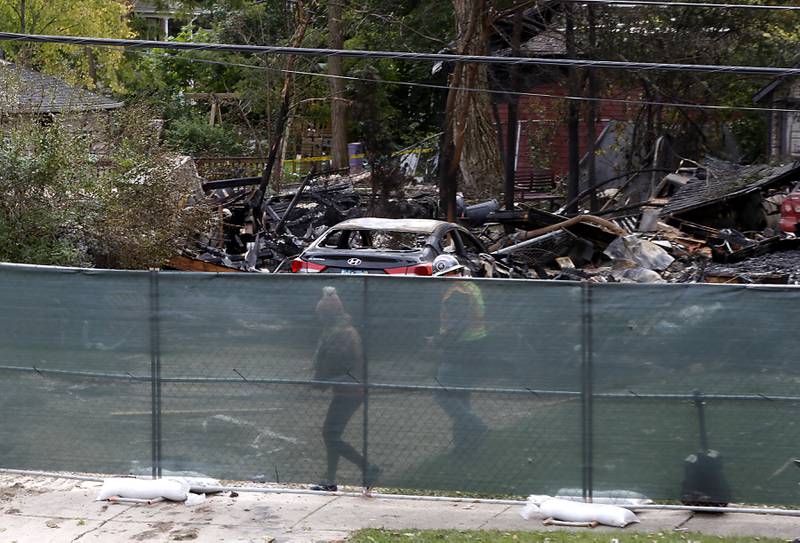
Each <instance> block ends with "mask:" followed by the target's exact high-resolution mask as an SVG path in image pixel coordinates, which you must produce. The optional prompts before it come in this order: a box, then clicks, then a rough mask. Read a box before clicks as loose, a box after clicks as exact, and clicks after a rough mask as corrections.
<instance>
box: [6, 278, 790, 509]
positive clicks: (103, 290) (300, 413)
mask: <svg viewBox="0 0 800 543" xmlns="http://www.w3.org/2000/svg"><path fill="white" fill-rule="evenodd" d="M466 284H469V285H471V286H470V287H469V288H467V289H466V291H467V295H462V296H459V295H454V294H453V292H454V290H453V289H454V288H456V287H459V286H463V285H466ZM330 287H333V289H335V291H334V290H333V289H331V288H330ZM459 288H460V287H459ZM456 290H458V288H456ZM460 290H461V294H464V291H465V289H464V288H461V289H460ZM334 298H335V300H334V301H332V300H333V299H334ZM0 300H2V302H3V305H4V307H5V309H6V310H5V311H4V312H3V314H2V316H0V320H2V328H3V331H4V333H3V334H2V336H0V353H1V354H2V360H1V361H0V375H1V376H2V379H0V405H2V408H3V411H4V416H3V421H2V423H0V466H2V467H7V468H16V469H37V470H39V469H44V470H68V471H89V472H103V473H132V474H138V475H150V474H154V475H158V474H161V475H167V474H172V473H181V474H193V475H199V474H202V475H205V476H212V477H217V478H222V479H234V480H257V481H274V482H279V483H319V482H323V483H326V484H332V483H338V484H353V485H376V486H380V487H393V488H401V489H419V490H451V491H452V490H458V491H471V492H481V493H487V494H504V495H527V494H529V493H550V494H553V493H556V492H557V491H558V490H559V489H566V488H568V489H576V490H575V491H576V492H577V493H579V494H580V493H592V492H594V493H597V492H600V491H620V490H628V491H634V492H638V493H642V494H645V495H647V496H649V497H651V498H659V499H680V498H681V496H682V494H683V493H684V492H685V489H684V488H683V487H684V486H685V485H684V483H685V479H686V478H687V473H688V471H687V470H688V469H689V467H687V462H686V458H687V457H689V456H690V455H692V454H695V455H698V454H699V455H700V456H702V454H703V453H704V452H705V449H706V448H708V449H714V450H716V451H719V456H720V457H721V465H722V468H721V470H722V474H723V476H724V478H725V481H726V484H727V485H728V486H729V489H730V498H731V499H733V500H736V501H740V502H741V501H744V502H751V503H770V504H796V503H798V498H800V488H799V487H798V482H800V469H798V467H795V465H794V463H793V459H795V458H797V457H799V456H800V451H799V450H798V443H800V418H799V417H798V413H800V390H799V388H800V371H798V370H800V365H798V362H797V357H796V353H797V347H798V340H797V339H796V338H797V334H796V333H795V330H794V328H795V322H794V321H793V319H792V316H793V315H795V314H796V311H793V309H794V307H793V306H794V304H796V303H797V301H798V300H800V290H798V289H797V288H792V287H765V286H759V287H743V286H720V285H653V286H644V285H619V284H614V285H612V284H602V285H598V284H587V283H582V284H579V283H571V282H552V281H551V282H534V281H510V280H501V281H498V280H470V281H462V280H450V279H430V278H392V277H375V276H346V275H343V276H330V275H322V276H296V275H290V274H287V275H282V274H281V275H257V274H220V275H216V274H200V273H173V272H156V271H151V272H120V271H98V270H71V269H70V270H68V269H59V268H41V267H33V266H18V265H2V266H0ZM476 300H477V301H476ZM331 308H332V315H333V317H332V321H331V314H328V315H327V317H326V315H325V312H326V311H327V310H331ZM329 313H330V311H329ZM481 316H482V318H481ZM326 318H327V319H328V320H327V321H326ZM331 322H333V323H334V324H331ZM448 322H449V323H450V324H449V325H448V324H447V323H448ZM458 322H462V323H465V324H464V329H460V330H457V331H456V332H453V331H452V330H450V331H448V330H446V329H445V328H447V327H448V326H451V327H452V326H456V325H455V324H452V323H458ZM480 322H482V323H483V324H482V325H480V326H476V325H475V323H480ZM465 338H467V339H465ZM324 360H328V361H329V362H330V361H331V360H333V361H334V365H336V363H338V362H336V361H339V362H341V367H340V368H336V371H327V370H325V369H324V368H322V369H321V361H324ZM359 361H361V362H360V363H359ZM701 415H702V416H701ZM701 421H702V422H703V423H704V426H705V430H706V432H705V434H706V435H705V443H703V439H701V430H700V427H701Z"/></svg>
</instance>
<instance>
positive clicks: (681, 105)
mask: <svg viewBox="0 0 800 543" xmlns="http://www.w3.org/2000/svg"><path fill="white" fill-rule="evenodd" d="M129 52H132V53H137V54H144V55H148V56H157V57H162V58H169V59H173V60H179V61H183V62H190V63H202V64H210V65H220V66H230V67H239V68H247V69H254V70H266V71H273V72H281V73H291V74H293V75H305V76H311V77H322V78H328V79H343V80H346V81H361V82H368V83H376V84H382V85H395V86H404V87H419V88H428V89H437V90H450V89H455V90H459V91H464V92H485V93H489V94H497V95H501V96H527V97H532V98H545V99H553V100H567V101H570V100H571V101H579V102H605V103H616V104H630V105H640V106H641V105H647V106H662V107H675V108H684V109H699V110H702V109H708V110H717V111H761V112H772V113H775V112H779V113H800V109H788V108H765V107H753V106H726V105H721V104H690V103H686V102H664V101H656V100H634V99H630V98H603V97H586V96H569V95H563V94H548V93H538V92H524V91H506V90H497V89H479V88H473V87H450V86H447V85H437V84H435V83H419V82H413V81H397V80H389V79H369V78H366V77H355V76H346V75H331V74H327V73H320V72H308V71H302V70H286V69H285V68H271V67H269V66H258V65H255V64H245V63H241V62H229V61H221V60H210V59H201V58H195V57H185V56H178V55H171V54H168V53H153V52H151V51H138V50H131V51H129Z"/></svg>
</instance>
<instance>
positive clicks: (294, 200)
mask: <svg viewBox="0 0 800 543" xmlns="http://www.w3.org/2000/svg"><path fill="white" fill-rule="evenodd" d="M317 175H318V174H317ZM313 177H315V172H313V171H312V172H310V173H309V174H308V175H307V176H306V177H305V179H303V182H302V183H301V184H300V187H299V188H298V189H297V192H295V193H294V197H293V198H292V201H291V202H289V207H287V208H286V211H284V213H283V217H281V220H280V221H278V224H276V225H275V232H277V233H278V234H280V233H281V231H282V230H283V227H284V225H285V224H286V219H287V218H288V217H289V213H291V212H292V210H293V209H294V207H295V206H296V205H297V202H299V201H300V195H301V194H303V189H305V188H306V186H307V185H308V183H309V181H311V179H312V178H313Z"/></svg>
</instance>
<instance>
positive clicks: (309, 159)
mask: <svg viewBox="0 0 800 543" xmlns="http://www.w3.org/2000/svg"><path fill="white" fill-rule="evenodd" d="M431 151H433V148H432V147H417V148H415V149H404V150H402V151H397V152H395V153H392V156H402V155H411V154H416V153H419V154H422V153H429V152H431ZM366 156H367V155H365V154H364V153H359V154H357V155H350V158H351V159H353V158H364V157H366ZM332 159H333V158H332V157H330V156H310V157H304V158H292V159H289V160H284V161H283V163H284V164H303V163H308V162H328V161H330V160H332Z"/></svg>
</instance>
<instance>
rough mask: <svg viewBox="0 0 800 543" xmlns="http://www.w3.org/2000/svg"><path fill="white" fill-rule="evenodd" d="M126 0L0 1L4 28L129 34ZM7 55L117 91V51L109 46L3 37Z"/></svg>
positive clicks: (78, 81) (75, 81) (110, 35)
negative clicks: (40, 42)
mask: <svg viewBox="0 0 800 543" xmlns="http://www.w3.org/2000/svg"><path fill="white" fill-rule="evenodd" d="M128 9H129V8H128V4H127V3H126V2H122V1H120V0H0V29H2V30H3V31H4V32H22V33H31V34H56V35H68V36H95V37H107V38H129V37H131V36H132V34H131V32H130V29H129V26H128V17H127V15H128ZM2 47H3V51H4V52H5V54H6V57H7V58H8V59H9V60H13V61H16V62H20V63H23V64H27V65H30V66H31V67H33V68H36V69H40V70H43V71H44V72H46V73H49V74H52V75H56V76H58V77H61V78H62V79H65V80H66V81H68V82H70V83H73V84H82V85H85V86H88V87H90V88H93V87H107V88H110V89H112V90H114V91H120V90H121V86H120V82H119V78H118V69H119V67H120V64H121V61H122V52H121V51H120V50H118V49H113V48H97V47H85V48H84V47H76V46H74V45H63V44H30V43H28V44H18V43H13V42H4V43H3V45H2Z"/></svg>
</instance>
